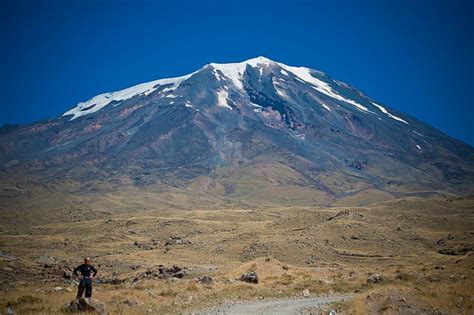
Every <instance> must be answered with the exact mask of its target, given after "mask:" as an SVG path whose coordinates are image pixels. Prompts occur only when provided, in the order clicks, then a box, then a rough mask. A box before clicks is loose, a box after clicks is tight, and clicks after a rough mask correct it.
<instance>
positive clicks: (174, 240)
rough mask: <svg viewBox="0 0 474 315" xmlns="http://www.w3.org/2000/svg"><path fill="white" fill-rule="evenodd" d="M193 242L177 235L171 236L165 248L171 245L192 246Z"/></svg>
mask: <svg viewBox="0 0 474 315" xmlns="http://www.w3.org/2000/svg"><path fill="white" fill-rule="evenodd" d="M192 243H193V242H191V241H189V240H184V239H183V238H182V237H180V236H177V235H171V236H170V237H169V238H168V240H167V241H166V243H165V246H171V245H186V244H192Z"/></svg>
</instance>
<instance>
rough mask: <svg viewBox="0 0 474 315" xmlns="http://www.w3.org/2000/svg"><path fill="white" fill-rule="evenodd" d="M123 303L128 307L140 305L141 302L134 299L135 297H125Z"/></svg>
mask: <svg viewBox="0 0 474 315" xmlns="http://www.w3.org/2000/svg"><path fill="white" fill-rule="evenodd" d="M123 304H126V305H128V306H130V307H137V306H140V305H141V304H143V303H142V302H140V301H138V300H136V299H126V300H125V301H123Z"/></svg>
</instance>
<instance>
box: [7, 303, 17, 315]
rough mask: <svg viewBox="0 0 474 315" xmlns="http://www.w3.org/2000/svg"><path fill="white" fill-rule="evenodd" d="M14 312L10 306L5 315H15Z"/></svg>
mask: <svg viewBox="0 0 474 315" xmlns="http://www.w3.org/2000/svg"><path fill="white" fill-rule="evenodd" d="M15 314H16V313H15V311H14V310H13V307H12V306H11V305H8V306H7V315H15Z"/></svg>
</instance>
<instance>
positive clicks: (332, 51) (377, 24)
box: [0, 0, 474, 145]
mask: <svg viewBox="0 0 474 315" xmlns="http://www.w3.org/2000/svg"><path fill="white" fill-rule="evenodd" d="M473 2H474V1H453V0H451V1H436V0H433V1H423V0H418V1H395V0H393V1H387V0H379V1H364V0H359V1H355V0H354V1H309V0H308V1H297V0H293V1H258V0H254V1H244V0H241V1H224V0H221V1H179V0H178V1H169V0H168V1H144V0H142V1H123V0H122V1H101V0H95V1H87V0H86V1H55V0H49V1H42V0H37V1H19V0H16V1H6V0H0V6H1V8H0V21H1V22H0V23H1V24H0V25H1V41H0V44H1V46H2V47H1V50H0V60H1V63H2V65H1V67H2V71H0V87H1V91H0V92H1V95H2V96H3V97H2V101H1V104H0V125H3V124H6V123H20V124H25V123H30V122H33V121H36V120H40V119H45V118H51V117H55V116H58V115H60V114H62V113H63V112H65V111H66V110H68V109H69V108H71V107H73V106H75V104H76V103H78V102H79V101H84V100H87V99H89V98H90V97H92V96H94V95H96V94H99V93H103V92H108V91H114V90H118V89H122V88H125V87H128V86H131V85H134V84H137V83H142V82H146V81H150V80H154V79H159V78H164V77H172V76H179V75H183V74H186V73H189V72H192V71H194V70H196V69H198V68H200V67H202V66H203V65H204V64H206V63H209V62H236V61H242V60H245V59H248V58H252V57H256V56H260V55H263V56H266V57H268V58H270V59H273V60H276V61H281V62H283V63H286V64H288V65H297V66H308V67H311V68H314V69H319V70H322V71H324V72H326V73H328V74H329V75H330V76H332V77H333V78H336V79H339V80H342V81H345V82H347V83H349V84H351V85H353V86H355V87H357V88H359V89H360V90H362V91H363V92H364V93H366V94H367V95H369V96H371V97H372V98H374V99H376V100H378V101H379V102H380V103H382V104H384V105H387V106H389V107H391V108H394V109H397V110H400V111H403V112H405V113H408V114H410V115H412V116H414V117H416V118H418V119H420V120H422V121H424V122H427V123H429V124H431V125H433V126H434V127H436V128H438V129H440V130H442V131H444V132H445V133H447V134H449V135H451V136H453V137H455V138H458V139H460V140H463V141H464V142H467V143H469V144H471V145H474V127H473V125H474V123H473V121H472V120H473V117H474V115H473V114H474V110H473V105H474V96H473V95H474V94H473V89H474V80H473V77H472V75H473V73H474V61H473V56H474V38H473V36H474V35H473V34H474V24H473V20H474V4H473Z"/></svg>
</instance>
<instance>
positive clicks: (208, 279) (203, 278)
mask: <svg viewBox="0 0 474 315" xmlns="http://www.w3.org/2000/svg"><path fill="white" fill-rule="evenodd" d="M196 282H198V283H201V284H212V278H211V277H210V276H201V277H198V278H197V281H196Z"/></svg>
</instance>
